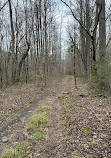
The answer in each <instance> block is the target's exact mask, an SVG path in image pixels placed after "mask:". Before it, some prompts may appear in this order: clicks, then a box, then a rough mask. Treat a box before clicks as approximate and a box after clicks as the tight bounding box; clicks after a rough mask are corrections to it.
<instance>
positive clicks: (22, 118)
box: [0, 77, 72, 153]
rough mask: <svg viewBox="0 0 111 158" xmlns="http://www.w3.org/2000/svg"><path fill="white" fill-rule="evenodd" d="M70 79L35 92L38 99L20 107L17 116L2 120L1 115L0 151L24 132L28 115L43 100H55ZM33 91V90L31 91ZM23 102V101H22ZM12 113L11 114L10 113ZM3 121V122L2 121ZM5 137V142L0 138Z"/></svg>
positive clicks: (33, 111)
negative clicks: (6, 139)
mask: <svg viewBox="0 0 111 158" xmlns="http://www.w3.org/2000/svg"><path fill="white" fill-rule="evenodd" d="M71 81H72V77H68V78H67V79H65V80H63V82H62V83H61V82H60V83H59V84H60V85H59V84H58V85H56V84H55V85H56V86H57V87H55V86H54V87H52V88H49V89H48V90H47V89H46V90H44V91H43V92H40V93H41V94H39V92H38V93H37V92H36V91H35V93H37V94H39V95H38V96H39V97H38V96H37V98H38V99H36V100H34V101H32V102H30V101H29V102H30V103H29V104H28V105H27V106H26V107H23V108H21V109H20V110H18V111H19V112H18V113H17V116H16V115H15V116H14V118H13V117H12V119H11V120H10V119H9V121H7V118H5V119H4V120H2V115H1V125H0V153H1V152H2V150H3V149H4V148H6V147H7V146H9V145H10V144H12V143H14V142H17V141H18V140H19V138H20V137H21V136H22V135H23V133H24V127H25V126H26V124H27V122H28V121H29V119H30V117H31V116H32V115H33V114H34V113H35V109H36V108H37V107H39V106H40V105H41V104H42V103H43V102H45V100H47V99H49V100H50V99H51V98H52V100H55V98H57V96H58V95H59V94H60V93H61V92H62V91H63V89H64V88H65V87H66V85H68V83H70V82H71ZM33 93H34V92H33ZM24 104H25V103H24ZM12 115H13V114H12ZM2 122H3V123H2ZM4 137H7V138H8V141H7V142H6V144H4V143H3V142H2V138H4Z"/></svg>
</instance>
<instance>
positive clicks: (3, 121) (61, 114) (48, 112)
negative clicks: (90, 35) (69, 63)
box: [0, 76, 111, 158]
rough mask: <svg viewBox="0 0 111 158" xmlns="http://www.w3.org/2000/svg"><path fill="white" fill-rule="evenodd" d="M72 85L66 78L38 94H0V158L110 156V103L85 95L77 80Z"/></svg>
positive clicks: (24, 90) (101, 97) (27, 90)
mask: <svg viewBox="0 0 111 158" xmlns="http://www.w3.org/2000/svg"><path fill="white" fill-rule="evenodd" d="M77 84H78V88H77V89H75V88H74V79H73V77H72V76H67V77H65V79H63V80H62V81H59V83H57V82H56V83H55V84H52V86H50V88H45V89H44V90H40V89H37V88H35V87H36V86H35V85H33V86H32V85H28V87H27V88H23V87H22V88H21V89H20V88H19V89H17V88H13V93H12V96H10V95H9V93H10V91H9V89H8V90H5V91H4V94H2V93H1V96H0V97H1V100H0V104H1V107H0V108H2V110H1V116H0V155H1V156H0V157H1V158H103V157H111V105H110V104H111V98H110V97H109V96H104V95H94V94H91V93H90V92H89V91H88V85H87V84H86V83H85V82H84V81H82V80H81V79H78V83H77ZM4 103H5V106H3V104H4ZM8 104H9V105H10V106H9V105H8ZM6 105H7V106H6ZM18 106H19V108H18Z"/></svg>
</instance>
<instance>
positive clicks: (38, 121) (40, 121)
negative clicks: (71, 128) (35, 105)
mask: <svg viewBox="0 0 111 158" xmlns="http://www.w3.org/2000/svg"><path fill="white" fill-rule="evenodd" d="M48 122H49V119H48V116H47V112H43V113H39V114H35V115H33V116H32V118H31V121H30V123H29V124H28V126H27V128H26V130H27V131H33V130H34V129H35V128H36V127H44V126H45V125H46V124H47V123H48Z"/></svg>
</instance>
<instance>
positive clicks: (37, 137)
mask: <svg viewBox="0 0 111 158" xmlns="http://www.w3.org/2000/svg"><path fill="white" fill-rule="evenodd" d="M29 139H32V140H34V141H36V140H44V139H45V136H44V132H43V131H36V132H35V133H34V134H33V135H32V136H30V137H29Z"/></svg>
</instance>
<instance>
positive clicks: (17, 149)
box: [1, 142, 29, 158]
mask: <svg viewBox="0 0 111 158" xmlns="http://www.w3.org/2000/svg"><path fill="white" fill-rule="evenodd" d="M28 154H29V151H28V143H26V142H25V143H18V144H16V145H15V146H13V147H11V148H9V149H7V150H6V151H5V152H3V153H2V156H1V158H27V157H28Z"/></svg>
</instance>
